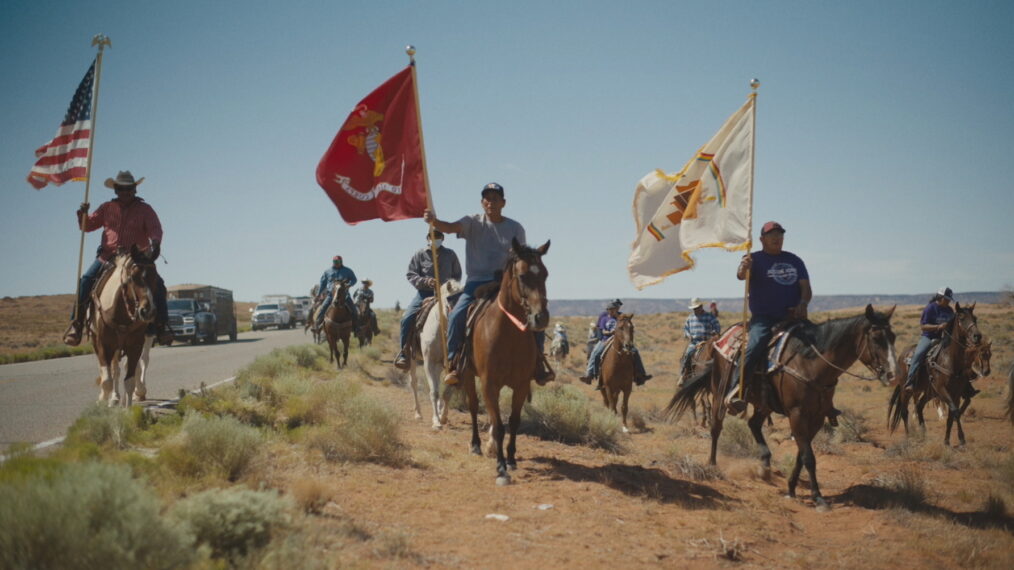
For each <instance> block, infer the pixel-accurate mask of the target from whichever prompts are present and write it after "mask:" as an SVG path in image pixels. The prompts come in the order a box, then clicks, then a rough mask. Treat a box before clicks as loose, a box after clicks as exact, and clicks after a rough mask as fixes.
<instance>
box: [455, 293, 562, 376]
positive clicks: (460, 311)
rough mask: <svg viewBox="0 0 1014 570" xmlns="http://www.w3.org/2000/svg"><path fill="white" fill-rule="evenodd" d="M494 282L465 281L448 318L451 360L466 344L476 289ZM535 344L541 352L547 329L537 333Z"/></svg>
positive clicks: (544, 343) (544, 344)
mask: <svg viewBox="0 0 1014 570" xmlns="http://www.w3.org/2000/svg"><path fill="white" fill-rule="evenodd" d="M492 282H493V280H492V279H490V280H487V281H467V282H465V289H464V291H462V292H461V295H460V296H459V297H458V300H457V301H456V302H455V303H454V308H453V309H451V314H450V316H448V318H447V320H448V325H447V358H448V359H449V360H453V359H454V357H456V356H457V355H458V352H459V351H460V350H461V346H462V345H463V344H465V326H466V321H467V319H468V307H469V306H470V305H471V304H472V302H473V301H475V290H476V289H478V288H479V287H481V286H483V285H485V284H487V283H492ZM535 346H536V347H537V348H538V350H539V353H540V354H541V353H542V352H543V350H544V348H545V346H546V332H545V331H539V332H536V333H535Z"/></svg>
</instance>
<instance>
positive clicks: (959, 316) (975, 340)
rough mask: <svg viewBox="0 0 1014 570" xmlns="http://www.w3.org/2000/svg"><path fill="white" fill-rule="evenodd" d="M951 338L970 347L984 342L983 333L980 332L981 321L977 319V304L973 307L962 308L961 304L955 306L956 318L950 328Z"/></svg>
mask: <svg viewBox="0 0 1014 570" xmlns="http://www.w3.org/2000/svg"><path fill="white" fill-rule="evenodd" d="M948 330H949V332H950V335H951V338H953V339H954V340H955V341H956V342H958V344H960V345H962V346H964V347H966V348H967V347H969V346H978V345H979V344H980V343H981V342H982V333H981V332H979V321H978V319H977V318H976V317H975V303H972V306H971V307H962V306H961V303H955V304H954V318H953V319H951V324H950V326H949V327H948Z"/></svg>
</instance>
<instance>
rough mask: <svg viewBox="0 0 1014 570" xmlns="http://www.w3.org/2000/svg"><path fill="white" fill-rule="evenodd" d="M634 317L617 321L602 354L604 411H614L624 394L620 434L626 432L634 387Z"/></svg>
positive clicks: (622, 317) (625, 315)
mask: <svg viewBox="0 0 1014 570" xmlns="http://www.w3.org/2000/svg"><path fill="white" fill-rule="evenodd" d="M633 318H634V315H633V314H622V315H620V316H619V318H618V319H617V320H616V328H614V329H613V338H612V340H610V341H609V347H608V348H607V349H606V350H605V353H604V354H603V355H602V401H603V403H604V404H605V405H606V407H607V408H609V409H610V410H612V411H613V413H617V412H616V404H617V403H618V401H619V399H620V395H621V394H622V395H623V403H622V404H620V413H619V415H620V417H621V418H622V422H623V433H630V430H629V429H627V402H628V401H629V400H630V391H631V389H632V388H633V384H634V373H635V370H634V350H635V348H634V321H633Z"/></svg>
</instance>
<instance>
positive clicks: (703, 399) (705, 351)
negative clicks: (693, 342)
mask: <svg viewBox="0 0 1014 570" xmlns="http://www.w3.org/2000/svg"><path fill="white" fill-rule="evenodd" d="M715 338H717V337H714V338H709V339H708V340H705V341H702V342H700V343H698V344H697V347H695V348H694V353H693V355H691V356H690V362H689V363H688V364H687V365H686V366H683V369H682V370H681V371H680V380H679V384H677V387H678V388H682V387H683V386H686V384H687V382H689V381H690V379H691V378H694V377H696V376H697V375H698V374H701V373H702V372H704V371H705V370H706V369H707V368H708V367H709V366H711V360H712V358H714V353H715ZM698 404H699V405H700V406H701V427H705V426H707V425H708V419H709V418H710V417H711V396H710V394H709V393H708V392H707V391H701V392H700V394H699V395H698V396H697V400H696V401H694V402H691V404H690V414H691V415H692V416H693V419H694V423H695V424H696V423H697V406H698Z"/></svg>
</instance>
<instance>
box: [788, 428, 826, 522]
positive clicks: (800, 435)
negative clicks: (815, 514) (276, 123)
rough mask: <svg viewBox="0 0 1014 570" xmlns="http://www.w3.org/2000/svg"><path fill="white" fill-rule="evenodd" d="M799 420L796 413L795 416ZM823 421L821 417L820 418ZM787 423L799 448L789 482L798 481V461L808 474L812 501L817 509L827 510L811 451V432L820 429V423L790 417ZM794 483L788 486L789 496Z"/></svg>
mask: <svg viewBox="0 0 1014 570" xmlns="http://www.w3.org/2000/svg"><path fill="white" fill-rule="evenodd" d="M796 418H797V420H799V418H798V415H797V416H796ZM821 422H823V418H821ZM789 424H790V425H791V426H792V433H793V435H794V436H795V437H796V447H797V448H798V449H799V455H798V457H797V463H796V468H795V469H794V470H793V475H794V476H795V477H794V481H791V482H790V483H795V482H798V480H799V467H800V465H799V464H800V463H802V465H803V466H805V467H806V472H807V473H808V474H809V475H810V495H811V496H812V497H813V502H814V503H815V504H816V506H817V510H818V511H825V510H827V509H828V508H829V507H828V504H827V501H826V500H824V496H823V495H821V494H820V485H819V484H818V483H817V457H816V455H814V453H813V444H812V441H813V434H815V433H816V432H817V431H818V430H819V429H820V424H817V425H816V426H810V425H804V424H802V422H801V421H795V422H794V421H792V420H791V419H790V421H789ZM794 493H795V485H794V484H792V485H791V486H790V492H789V495H790V496H794Z"/></svg>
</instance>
